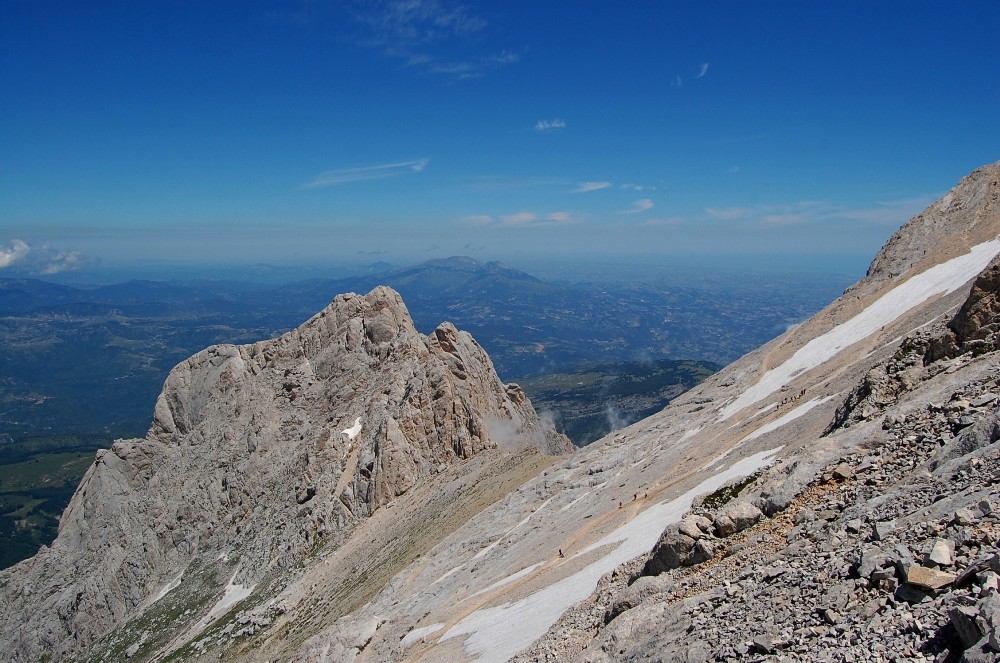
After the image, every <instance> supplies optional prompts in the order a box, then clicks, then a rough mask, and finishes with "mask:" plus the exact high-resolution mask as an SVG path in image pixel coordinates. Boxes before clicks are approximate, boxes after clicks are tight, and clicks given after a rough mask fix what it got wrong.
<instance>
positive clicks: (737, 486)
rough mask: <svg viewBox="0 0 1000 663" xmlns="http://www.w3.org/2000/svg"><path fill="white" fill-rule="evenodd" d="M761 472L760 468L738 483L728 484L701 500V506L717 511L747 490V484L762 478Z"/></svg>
mask: <svg viewBox="0 0 1000 663" xmlns="http://www.w3.org/2000/svg"><path fill="white" fill-rule="evenodd" d="M760 474H761V473H760V471H759V470H758V471H757V472H754V473H753V474H751V475H749V476H747V477H745V478H743V479H741V480H740V481H738V482H736V483H730V484H726V485H725V486H723V487H722V488H719V489H718V490H717V491H715V492H714V493H712V494H710V495H708V497H706V498H705V499H703V500H702V501H701V506H702V507H704V508H705V509H706V510H708V511H715V510H716V509H720V508H722V507H723V506H725V505H726V504H728V503H729V502H732V501H733V500H734V499H736V498H737V497H739V495H740V493H742V492H743V491H744V490H746V488H747V486H749V485H750V484H752V483H753V482H754V481H756V480H757V479H759V478H760Z"/></svg>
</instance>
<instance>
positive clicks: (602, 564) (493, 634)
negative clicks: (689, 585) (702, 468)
mask: <svg viewBox="0 0 1000 663" xmlns="http://www.w3.org/2000/svg"><path fill="white" fill-rule="evenodd" d="M777 451H778V449H772V450H770V451H764V452H761V453H759V454H756V455H754V456H750V457H748V458H744V459H743V460H741V461H739V462H737V463H735V464H734V465H733V466H732V467H730V468H729V469H727V470H726V471H724V472H720V473H718V474H716V475H714V476H712V477H710V478H708V479H706V480H704V481H702V482H701V483H700V484H698V485H697V486H695V487H694V488H692V489H691V490H689V491H688V492H686V493H684V494H683V495H681V496H680V497H678V498H676V499H674V500H672V501H670V502H660V503H659V504H654V505H653V506H651V507H649V508H648V509H646V510H645V511H643V512H642V513H640V514H639V515H638V516H636V517H635V518H633V519H632V520H631V521H629V522H627V523H625V524H624V525H622V526H621V527H619V528H618V529H616V530H615V531H613V532H611V533H610V534H608V535H607V536H605V537H604V538H603V539H601V540H600V541H598V542H597V543H595V544H593V545H591V546H589V547H588V548H586V549H585V550H583V551H581V552H580V553H577V555H580V554H583V553H585V552H589V551H591V550H597V549H599V548H603V547H605V546H611V545H613V544H618V545H616V546H614V547H613V548H612V549H611V550H610V551H609V552H608V553H607V554H606V555H605V556H604V557H602V558H600V559H598V560H597V561H596V562H593V563H592V564H590V565H589V566H586V567H584V568H583V569H581V570H580V571H577V572H576V573H574V574H573V575H571V576H569V577H567V578H563V579H562V580H560V581H559V582H556V583H554V584H552V585H549V586H548V587H546V588H544V589H541V590H539V591H537V592H535V593H534V594H531V595H529V596H526V597H524V598H523V599H521V600H519V601H515V602H514V603H505V604H503V605H498V606H496V607H493V608H482V609H479V610H476V611H475V612H473V613H471V614H469V615H467V616H466V617H465V618H464V619H463V620H462V621H460V622H458V623H457V624H455V625H454V626H453V627H451V629H449V630H448V631H447V632H446V633H445V634H444V636H442V638H441V641H444V640H449V639H451V638H455V637H458V636H462V635H467V636H469V637H468V638H467V639H466V641H465V651H466V653H468V654H469V655H471V656H477V657H478V658H477V659H476V660H478V661H481V662H483V663H502V662H503V661H506V660H508V659H509V658H510V657H512V656H514V654H516V653H518V652H519V651H521V650H522V649H525V648H526V647H529V646H530V645H531V643H533V642H534V641H535V640H537V639H538V638H540V637H541V636H542V635H544V634H545V632H546V631H548V630H549V627H550V626H552V625H553V624H555V623H556V621H557V620H558V619H559V617H561V616H562V614H563V613H564V612H565V611H566V610H567V609H569V608H571V607H572V606H573V605H575V604H576V603H578V602H579V601H582V600H583V599H585V598H587V597H588V596H590V594H591V593H592V592H593V591H594V589H596V588H597V581H598V580H600V578H601V576H602V575H604V574H605V573H607V572H609V571H612V570H614V569H615V568H616V567H618V565H619V564H621V563H622V562H626V561H628V560H630V559H632V558H633V557H635V556H636V555H640V554H643V553H646V552H648V551H649V550H650V549H651V548H652V547H653V545H654V544H655V543H656V541H657V540H658V539H659V538H660V534H661V533H662V532H663V528H664V527H666V526H667V525H669V524H670V523H673V522H677V521H678V520H680V518H681V516H683V515H684V513H685V512H686V511H687V510H688V509H689V508H690V507H691V501H692V500H693V499H694V498H695V496H697V495H700V494H702V493H705V492H710V491H712V490H716V489H717V488H720V487H721V486H722V485H724V484H725V483H726V482H727V481H730V480H731V479H735V478H736V477H741V476H745V475H747V474H750V473H751V472H754V471H756V470H757V469H759V468H760V467H763V466H764V465H767V462H768V460H769V459H770V457H771V456H773V455H774V454H775V453H776V452H777Z"/></svg>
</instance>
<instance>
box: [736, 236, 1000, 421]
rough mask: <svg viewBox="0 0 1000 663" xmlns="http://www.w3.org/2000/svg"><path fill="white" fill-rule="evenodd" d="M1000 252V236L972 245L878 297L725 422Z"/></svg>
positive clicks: (795, 358) (763, 381)
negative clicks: (964, 252)
mask: <svg viewBox="0 0 1000 663" xmlns="http://www.w3.org/2000/svg"><path fill="white" fill-rule="evenodd" d="M997 253H1000V237H998V238H996V239H993V240H990V241H989V242H983V243H982V244H977V245H976V246H974V247H972V250H970V251H969V252H968V253H966V254H965V255H963V256H959V257H957V258H952V259H951V260H949V261H947V262H943V263H941V264H940V265H936V266H934V267H931V268H930V269H928V270H927V271H925V272H922V273H920V274H917V275H916V276H914V277H913V278H911V279H909V280H908V281H906V282H905V283H902V284H900V285H898V286H896V287H895V288H893V289H892V290H890V291H889V292H887V293H885V294H884V295H882V296H881V297H879V298H878V299H877V300H876V301H875V302H874V303H872V304H871V305H870V306H868V308H866V309H865V310H863V311H862V312H861V313H859V314H857V315H856V316H854V317H853V318H851V319H850V320H848V321H846V322H844V323H842V324H839V325H837V326H836V327H834V328H833V329H831V330H830V331H828V332H826V333H825V334H822V335H821V336H817V337H816V338H814V339H813V340H811V341H809V342H808V343H806V344H805V345H803V346H802V347H801V348H799V349H798V350H797V351H796V352H795V354H793V355H792V356H791V357H789V358H788V360H787V361H786V362H785V363H783V364H781V365H780V366H776V367H774V368H772V369H771V370H769V371H767V372H766V373H764V375H763V376H762V377H761V378H760V380H759V381H758V382H757V384H755V385H753V386H751V387H750V388H749V389H747V390H746V391H744V392H743V393H742V394H740V395H739V397H737V398H736V400H734V401H733V402H732V403H730V404H729V405H727V406H726V407H724V408H723V409H722V412H721V413H720V414H721V418H722V419H723V420H725V419H728V418H729V417H731V416H733V415H734V414H736V413H737V412H739V411H740V410H742V409H743V408H745V407H747V406H749V405H752V404H753V403H756V402H757V401H759V400H761V399H763V398H766V397H767V396H769V395H771V394H773V393H774V392H775V391H777V390H778V389H780V388H781V387H782V385H785V384H787V383H788V382H789V381H790V380H791V379H792V378H794V377H795V376H796V375H798V374H799V373H802V372H803V371H806V370H809V369H811V368H815V367H816V366H819V365H820V364H822V363H824V362H826V361H827V360H829V359H832V358H833V357H835V356H836V355H837V354H838V353H839V352H840V351H841V350H843V349H844V348H847V347H849V346H851V345H853V344H855V343H857V342H858V341H860V340H861V339H863V338H865V337H867V336H869V335H870V334H873V333H874V332H876V331H878V330H879V329H881V328H882V327H883V326H885V325H887V324H889V323H891V322H892V321H894V320H896V319H897V318H899V317H900V316H902V315H903V314H905V313H907V312H908V311H910V310H911V309H913V308H915V307H917V306H919V305H920V304H922V303H923V302H925V301H927V300H928V299H930V298H931V297H934V296H936V295H941V294H946V293H951V292H954V291H956V290H958V289H959V288H961V287H962V286H963V285H965V283H967V282H968V281H969V279H972V278H974V277H975V276H976V275H977V274H979V272H981V271H983V269H985V268H986V266H987V265H988V264H989V263H990V261H991V260H993V258H994V257H995V256H996V255H997Z"/></svg>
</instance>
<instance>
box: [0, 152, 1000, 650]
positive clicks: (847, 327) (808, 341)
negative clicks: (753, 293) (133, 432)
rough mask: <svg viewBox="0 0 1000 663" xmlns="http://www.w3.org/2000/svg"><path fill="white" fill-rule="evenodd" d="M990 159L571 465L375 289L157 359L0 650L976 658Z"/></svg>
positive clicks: (993, 591) (997, 530)
mask: <svg viewBox="0 0 1000 663" xmlns="http://www.w3.org/2000/svg"><path fill="white" fill-rule="evenodd" d="M998 255H1000V163H996V164H991V165H989V166H985V167H983V168H980V169H978V170H976V171H974V172H973V173H971V174H970V175H969V176H967V177H966V178H963V179H962V181H961V182H959V183H958V185H957V186H955V187H954V188H953V189H952V190H951V191H950V192H949V193H948V194H946V195H945V196H944V197H943V198H942V199H941V200H939V201H937V202H935V203H934V204H932V205H931V206H930V207H928V208H927V209H926V210H925V211H923V212H922V213H921V214H919V215H917V216H916V217H914V218H913V219H912V220H910V221H909V222H908V223H906V224H905V225H904V226H902V227H901V228H900V229H899V231H897V233H896V234H895V235H894V236H893V237H892V238H891V239H890V240H889V241H888V242H887V243H886V245H885V247H884V248H883V249H882V251H881V252H880V253H879V254H878V256H876V257H875V259H874V261H873V262H872V266H871V268H870V269H869V271H868V274H867V275H866V276H865V278H863V279H862V280H861V281H859V283H858V284H856V285H854V286H852V287H851V288H849V289H848V290H847V291H846V292H845V293H844V295H843V296H842V297H840V298H838V299H837V300H836V301H834V302H832V303H831V304H830V305H829V306H828V307H827V308H825V309H824V310H822V311H820V312H819V313H818V314H816V315H815V316H813V317H812V318H810V319H809V320H807V321H805V322H803V323H802V324H800V325H798V326H796V327H794V328H792V329H790V330H789V331H788V332H786V333H785V334H783V335H782V336H780V337H778V338H776V339H774V340H773V341H771V342H770V343H768V344H766V345H764V346H763V347H761V348H759V349H758V350H756V351H754V352H752V353H750V354H748V355H746V356H745V357H743V358H742V359H740V360H738V361H736V362H734V363H733V364H731V365H730V366H728V367H726V368H725V369H723V370H721V371H720V372H718V373H717V374H715V375H713V376H712V377H711V378H709V379H708V380H706V381H705V382H704V383H702V384H700V385H699V386H697V387H695V388H694V389H692V390H690V391H689V392H687V393H686V394H684V395H682V396H681V397H679V398H677V399H675V400H674V401H672V402H671V403H670V405H669V406H667V407H666V408H665V409H664V410H662V411H661V412H659V413H657V414H655V415H653V416H651V417H649V418H647V419H644V420H642V421H639V422H637V423H635V424H632V425H631V426H628V427H626V428H623V429H621V430H618V431H615V432H613V433H611V434H610V435H608V436H606V437H605V438H603V439H601V440H599V441H597V442H595V443H593V444H591V445H589V446H587V447H585V448H583V449H580V450H577V451H575V452H574V453H563V452H564V451H566V450H567V449H568V447H567V446H566V441H565V439H564V438H561V437H560V436H558V435H557V434H555V433H554V431H553V430H552V429H551V427H549V426H548V425H547V424H545V423H544V422H541V421H539V420H538V419H537V417H536V416H535V415H534V413H533V411H532V410H531V408H530V406H529V405H528V404H527V401H526V399H525V398H524V395H523V393H522V392H521V391H520V390H519V389H518V388H516V387H514V386H504V385H502V384H501V383H500V381H499V380H497V379H496V377H495V375H494V374H493V372H492V370H490V368H489V361H488V359H487V358H486V356H485V354H484V353H483V352H482V350H481V349H480V348H479V347H478V346H477V345H476V344H475V343H474V341H472V340H471V338H470V337H468V336H467V335H465V334H462V333H461V332H456V331H455V330H454V329H453V328H452V327H450V326H448V325H444V326H442V327H440V328H439V329H438V330H437V331H435V332H434V333H433V334H431V335H430V337H428V338H424V337H421V336H419V335H417V334H416V333H415V332H412V331H411V329H412V326H410V325H409V323H408V320H407V318H406V317H405V315H403V314H402V313H401V312H402V311H405V309H403V307H402V304H401V302H399V300H398V296H396V295H395V294H394V293H392V292H391V291H388V290H386V289H378V290H376V291H375V292H373V293H372V294H370V295H368V296H366V297H359V296H356V295H351V296H344V297H340V298H338V299H337V300H336V301H335V302H334V304H333V305H331V307H330V308H328V309H326V310H325V311H323V312H322V313H320V314H319V315H317V316H316V317H314V318H313V319H312V320H310V321H309V322H307V323H306V324H305V325H303V327H301V328H300V329H299V330H297V331H295V332H292V333H291V334H288V335H286V336H283V337H281V338H279V339H275V340H273V341H266V342H262V343H259V344H256V345H253V346H244V347H239V348H237V347H230V346H225V347H217V348H210V349H208V350H206V351H204V352H202V353H200V354H198V355H196V356H195V357H193V358H192V359H190V360H189V361H188V362H185V363H183V364H181V365H180V366H178V367H177V368H176V369H175V371H174V372H173V373H172V374H171V376H170V378H169V379H168V381H167V384H166V385H165V387H164V391H163V395H162V396H161V398H160V401H159V403H158V404H157V407H156V412H155V417H154V422H153V425H152V427H151V429H150V432H149V435H148V436H147V437H146V438H145V439H143V440H128V441H120V442H118V443H116V445H115V446H114V448H112V449H111V450H110V451H105V452H101V453H99V454H98V457H97V459H96V461H95V465H94V467H93V468H92V469H91V471H90V472H89V473H88V475H87V477H86V478H85V479H84V481H83V483H82V484H81V486H80V488H79V490H78V491H77V494H76V496H75V497H74V498H73V501H72V502H71V504H70V507H69V508H68V509H67V511H66V513H65V515H64V516H63V520H62V524H61V529H60V535H59V538H58V539H57V540H56V542H55V543H54V544H53V546H52V547H51V549H45V550H42V551H41V552H40V553H39V554H38V555H37V556H36V557H35V558H33V559H31V560H27V561H25V562H23V563H21V564H19V565H18V566H15V567H13V568H11V569H9V570H7V571H4V572H3V574H2V575H0V607H2V608H3V610H4V613H5V614H6V615H9V616H10V617H9V618H8V619H7V620H6V622H5V623H4V625H3V626H2V627H0V629H2V630H0V647H2V650H0V651H2V655H3V657H4V658H5V659H9V660H15V661H29V660H43V659H44V658H45V657H47V658H48V659H49V660H66V659H73V658H76V659H79V660H94V661H118V660H126V659H129V660H143V661H167V660H176V661H180V660H184V661H209V660H211V661H218V660H228V661H276V660H280V661H298V662H306V661H308V662H314V663H318V662H333V661H337V662H340V661H349V662H350V661H371V662H375V661H378V662H381V661H404V660H405V661H485V662H500V661H508V660H517V661H588V662H598V661H601V662H604V661H691V662H694V661H697V662H707V661H771V660H774V661H903V660H906V661H925V662H930V661H941V662H944V661H995V660H998V658H1000V593H998V585H1000V556H998V555H1000V542H998V537H1000V461H998V458H1000V349H998V348H1000V341H998V333H1000V315H998V313H1000V299H998V297H1000V292H998V288H1000V276H998V274H1000V260H998V258H997V256H998Z"/></svg>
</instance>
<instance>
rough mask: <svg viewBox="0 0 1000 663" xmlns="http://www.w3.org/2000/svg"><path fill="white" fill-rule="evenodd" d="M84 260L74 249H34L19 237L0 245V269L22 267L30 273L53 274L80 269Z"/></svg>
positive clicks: (44, 247) (47, 247)
mask: <svg viewBox="0 0 1000 663" xmlns="http://www.w3.org/2000/svg"><path fill="white" fill-rule="evenodd" d="M84 262H85V261H84V259H83V256H82V255H80V253H78V252H76V251H58V250H56V249H53V248H52V247H49V246H42V247H40V248H38V249H35V248H32V246H31V245H29V244H28V243H27V242H25V241H24V240H21V239H12V240H11V241H10V243H9V244H7V245H6V246H2V245H0V269H13V268H15V267H23V268H24V270H25V271H27V272H28V273H30V274H37V275H40V276H54V275H55V274H60V273H62V272H69V271H74V270H77V269H80V268H81V267H83V266H84Z"/></svg>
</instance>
